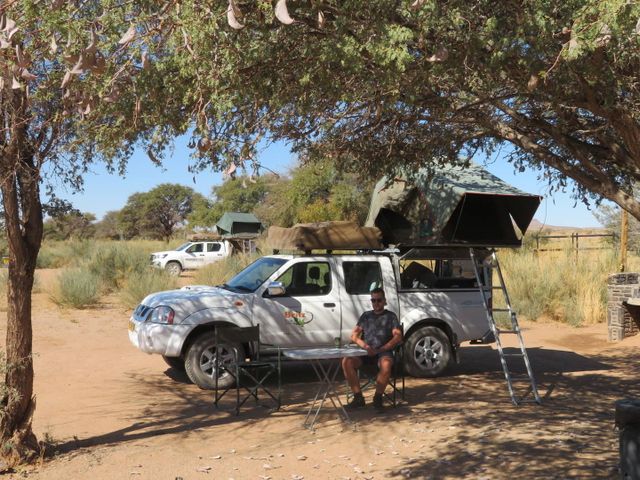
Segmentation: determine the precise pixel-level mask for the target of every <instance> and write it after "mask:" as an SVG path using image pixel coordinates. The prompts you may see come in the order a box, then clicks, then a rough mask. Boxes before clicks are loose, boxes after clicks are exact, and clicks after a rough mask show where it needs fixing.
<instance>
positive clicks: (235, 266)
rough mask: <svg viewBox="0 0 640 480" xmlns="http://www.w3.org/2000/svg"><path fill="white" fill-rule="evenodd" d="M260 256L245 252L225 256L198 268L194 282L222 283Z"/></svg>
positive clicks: (206, 283)
mask: <svg viewBox="0 0 640 480" xmlns="http://www.w3.org/2000/svg"><path fill="white" fill-rule="evenodd" d="M258 257H259V255H258V254H253V255H248V254H244V253H240V254H237V255H232V256H230V257H225V258H223V259H222V260H219V261H217V262H215V263H212V264H209V265H206V266H204V267H203V268H201V269H200V270H198V271H197V272H196V274H195V275H194V282H195V283H199V284H203V285H221V284H223V283H225V282H226V281H227V280H229V279H230V278H231V277H233V276H234V275H235V274H236V273H238V272H239V271H240V270H242V269H243V268H245V267H246V266H247V265H249V264H250V263H252V262H253V261H255V260H256V259H257V258H258Z"/></svg>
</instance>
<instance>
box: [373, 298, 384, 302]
mask: <svg viewBox="0 0 640 480" xmlns="http://www.w3.org/2000/svg"><path fill="white" fill-rule="evenodd" d="M381 302H384V298H372V299H371V303H381Z"/></svg>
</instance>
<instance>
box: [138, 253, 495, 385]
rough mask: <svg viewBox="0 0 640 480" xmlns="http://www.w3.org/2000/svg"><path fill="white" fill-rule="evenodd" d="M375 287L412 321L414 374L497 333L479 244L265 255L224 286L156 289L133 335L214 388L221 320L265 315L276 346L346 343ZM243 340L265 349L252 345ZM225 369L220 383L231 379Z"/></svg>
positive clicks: (248, 320) (264, 338)
mask: <svg viewBox="0 0 640 480" xmlns="http://www.w3.org/2000/svg"><path fill="white" fill-rule="evenodd" d="M480 260H482V257H480ZM483 283H484V282H483ZM374 287H382V288H383V289H384V291H385V294H386V297H387V308H388V309H389V310H392V311H394V312H396V313H397V314H398V317H399V319H400V321H401V323H402V325H403V328H404V334H405V358H404V367H405V369H406V371H407V373H409V374H410V375H413V376H423V377H424V376H435V375H439V374H440V373H442V372H443V371H444V370H445V368H446V367H447V366H448V365H449V364H450V362H451V361H453V360H454V359H456V358H457V348H458V346H459V345H460V343H462V342H465V341H475V342H488V341H492V336H491V333H490V329H489V324H488V322H487V317H486V312H485V310H484V306H483V301H482V296H481V294H480V291H479V289H478V285H477V282H476V277H475V270H474V268H473V264H472V262H471V260H470V259H469V250H468V249H466V248H437V247H435V248H432V247H430V248H428V249H424V248H423V249H419V250H417V251H413V250H412V251H411V252H408V253H406V254H405V255H403V256H400V255H398V254H395V253H384V252H383V253H365V254H351V255H333V254H322V255H315V254H307V255H271V256H265V257H262V258H260V259H258V260H257V261H255V262H254V263H252V264H251V265H249V266H248V267H247V268H245V269H244V270H243V271H241V272H240V273H239V274H237V275H236V276H235V277H233V278H232V279H231V280H229V281H228V282H227V283H225V284H223V285H219V286H216V287H209V286H192V287H184V288H182V289H180V290H173V291H166V292H159V293H154V294H151V295H149V296H147V297H146V298H145V299H144V300H143V301H142V303H141V304H140V305H138V307H137V308H136V309H135V311H134V312H133V315H132V316H131V318H130V320H129V339H130V341H131V343H132V344H133V345H135V346H136V347H137V348H139V349H140V350H142V351H143V352H146V353H150V354H151V353H155V354H159V355H162V356H163V357H164V359H165V361H166V362H167V363H168V364H169V365H171V366H174V367H183V368H185V370H186V372H187V375H188V376H189V378H190V379H191V380H192V381H193V382H194V383H196V384H197V385H198V386H200V387H201V388H205V389H210V388H213V386H214V378H215V375H216V372H215V368H214V353H215V344H214V336H213V327H214V325H219V324H231V325H237V326H251V325H256V324H260V334H261V343H264V344H266V345H267V346H268V345H277V346H279V347H282V348H290V347H305V346H308V347H312V346H321V345H334V343H335V341H336V338H340V339H341V341H342V342H343V343H346V342H348V341H349V337H350V333H351V330H352V329H353V327H354V325H355V323H356V321H357V319H358V317H359V316H360V314H361V313H362V312H363V311H365V310H369V309H371V304H370V294H369V292H370V291H371V289H372V288H374ZM234 347H237V348H240V351H242V352H244V353H245V354H246V355H249V356H251V355H254V354H255V353H256V352H254V351H252V348H253V346H252V345H239V346H234ZM220 353H221V355H222V356H223V357H224V355H225V353H226V352H220ZM221 373H222V375H221V376H220V377H219V384H221V385H224V384H225V383H227V382H230V381H231V379H230V378H229V376H228V375H225V374H224V372H221Z"/></svg>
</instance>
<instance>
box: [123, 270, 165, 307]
mask: <svg viewBox="0 0 640 480" xmlns="http://www.w3.org/2000/svg"><path fill="white" fill-rule="evenodd" d="M176 286H177V279H176V278H175V277H172V276H170V275H169V274H168V273H166V272H165V271H164V270H156V269H149V268H147V269H145V270H144V271H142V272H134V273H132V274H131V275H130V276H129V277H128V278H127V279H126V281H125V284H124V286H123V288H122V289H121V290H120V301H121V302H122V305H123V306H125V307H127V308H134V307H135V306H136V305H138V304H139V303H140V302H141V301H142V299H143V298H144V297H146V296H147V295H149V294H150V293H153V292H159V291H162V290H171V289H174V288H176Z"/></svg>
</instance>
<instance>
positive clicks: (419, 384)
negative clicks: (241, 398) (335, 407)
mask: <svg viewBox="0 0 640 480" xmlns="http://www.w3.org/2000/svg"><path fill="white" fill-rule="evenodd" d="M39 276H40V279H41V283H42V284H43V288H44V289H46V285H47V283H48V282H49V281H50V278H51V276H52V272H46V271H45V272H40V274H39ZM34 307H35V308H34V315H33V323H34V351H35V354H36V356H35V360H34V363H35V372H36V378H35V392H36V395H37V409H36V414H35V419H34V430H35V432H36V434H37V435H38V437H39V438H40V439H45V438H46V439H47V440H48V441H50V442H52V443H53V445H54V450H55V451H56V452H57V453H56V454H55V455H54V456H53V457H52V458H49V459H46V460H44V461H43V462H42V463H41V464H40V465H38V466H35V467H27V468H25V469H21V470H19V471H17V472H15V473H12V474H9V475H8V478H11V479H14V478H15V479H22V478H29V479H33V480H45V479H46V480H51V479H89V480H106V479H135V480H138V479H140V480H142V479H150V480H151V479H154V480H156V479H168V480H175V479H177V478H181V479H184V480H191V479H206V478H215V479H229V478H233V479H256V480H260V479H262V480H265V479H274V480H275V479H301V478H304V479H327V478H331V479H343V478H344V479H346V478H349V479H354V480H355V479H381V478H433V479H454V478H455V479H458V478H469V479H471V478H473V479H479V478H486V479H496V478H498V479H499V478H505V479H506V478H527V479H530V478H544V479H550V478H558V479H560V478H562V479H566V478H580V479H585V478H598V479H600V478H616V475H617V471H616V466H617V462H618V444H617V441H618V433H617V432H616V431H614V429H613V427H614V425H613V415H614V401H615V400H617V399H620V398H625V397H636V398H639V397H640V382H639V381H638V378H639V377H640V363H639V362H638V360H639V353H638V352H639V350H638V347H639V346H640V338H639V337H635V338H631V339H627V340H625V341H624V342H622V343H619V344H610V343H607V341H606V326H605V325H604V324H601V325H597V326H590V327H586V328H580V329H575V328H572V327H567V326H563V325H556V324H532V323H528V324H525V325H523V327H524V336H525V341H526V342H527V346H528V347H529V354H530V357H531V361H532V364H533V366H534V369H535V372H536V376H537V379H538V382H539V384H540V390H541V393H542V395H543V397H544V403H543V405H542V406H538V405H535V404H525V405H522V406H520V407H515V406H513V405H512V404H511V402H510V400H509V397H508V393H507V389H506V383H505V381H504V377H503V374H502V371H501V370H500V366H499V363H498V358H497V354H496V352H495V350H493V349H492V348H491V347H489V346H474V347H465V348H463V349H462V358H463V361H462V363H461V364H460V365H458V366H456V367H455V368H454V369H453V370H452V371H451V372H450V374H449V375H448V376H446V377H443V378H438V379H432V380H427V379H408V382H407V390H406V396H407V402H406V403H405V404H403V405H402V406H400V407H398V408H397V409H393V410H390V411H388V412H386V413H385V414H383V415H376V414H375V413H374V411H373V409H372V408H365V409H364V410H363V411H361V412H357V413H356V414H355V415H354V419H355V426H353V427H352V426H347V425H343V424H342V423H341V422H340V421H339V420H338V419H337V417H335V415H334V414H333V413H332V412H331V411H330V410H327V411H326V412H327V413H326V414H325V413H323V414H322V415H321V417H320V421H319V424H318V428H317V429H316V431H315V432H310V431H307V430H305V429H304V428H302V426H301V424H302V421H303V418H304V413H305V411H306V408H307V406H308V403H307V402H309V401H310V400H311V398H312V397H313V395H314V393H315V384H314V378H315V377H314V375H313V372H312V371H311V370H310V369H309V368H307V367H305V366H304V365H302V366H301V365H290V366H288V367H286V368H285V379H284V407H283V408H282V410H281V411H279V412H276V413H272V414H266V413H265V411H264V410H263V409H262V408H260V407H256V408H253V407H252V408H248V409H246V410H244V411H243V413H241V415H240V416H239V417H235V416H234V415H233V414H232V413H231V412H229V411H226V410H224V409H223V410H216V409H215V408H214V407H213V405H212V394H211V392H206V391H201V390H199V389H198V388H197V387H195V386H194V385H192V384H190V383H189V382H188V381H187V379H186V378H185V376H184V374H181V373H180V372H177V371H175V370H172V369H170V368H168V367H167V366H166V365H165V364H164V362H163V361H162V359H161V358H160V357H158V356H148V355H145V354H143V353H141V352H139V351H137V350H136V349H135V348H133V347H132V346H131V345H130V344H129V341H128V338H127V319H128V315H129V312H127V311H125V310H123V309H122V308H120V307H118V306H117V305H116V302H115V300H114V299H112V301H111V303H110V302H109V301H107V302H106V303H104V304H102V305H100V306H99V307H98V308H93V309H88V310H82V311H80V310H71V311H64V310H60V309H59V308H57V307H56V306H55V305H53V304H52V303H51V302H50V301H49V300H48V296H47V294H46V293H39V294H36V295H35V296H34ZM3 315H4V314H3ZM2 325H3V326H4V322H3V323H2ZM5 478H6V477H5Z"/></svg>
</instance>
